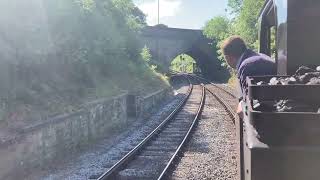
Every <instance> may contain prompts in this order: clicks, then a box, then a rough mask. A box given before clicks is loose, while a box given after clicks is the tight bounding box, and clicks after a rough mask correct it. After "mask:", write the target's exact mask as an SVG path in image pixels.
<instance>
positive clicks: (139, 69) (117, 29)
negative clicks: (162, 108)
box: [0, 0, 165, 114]
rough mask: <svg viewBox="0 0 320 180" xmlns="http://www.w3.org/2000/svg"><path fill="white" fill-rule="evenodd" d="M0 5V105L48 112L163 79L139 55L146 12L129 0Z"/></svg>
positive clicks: (48, 0)
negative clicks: (140, 35)
mask: <svg viewBox="0 0 320 180" xmlns="http://www.w3.org/2000/svg"><path fill="white" fill-rule="evenodd" d="M0 9H1V11H0V16H1V18H0V32H1V38H0V64H1V66H0V70H1V71H0V83H1V84H2V86H1V87H0V99H1V100H2V102H3V104H4V105H3V107H0V111H2V110H4V111H5V112H8V114H10V113H11V112H15V111H16V108H17V107H18V105H21V104H23V105H26V106H32V107H33V108H35V107H37V108H39V109H40V110H41V111H51V110H53V111H55V112H56V110H57V109H60V108H63V107H65V106H68V105H70V104H81V103H83V102H79V101H80V100H83V101H86V100H88V98H89V96H90V98H91V97H92V98H97V97H101V96H105V95H109V96H110V95H114V94H115V93H119V92H121V91H123V90H129V91H131V92H138V91H149V92H150V90H151V89H155V88H159V87H161V86H164V84H165V83H164V82H163V81H161V80H160V78H159V76H158V74H155V73H154V72H153V71H152V70H151V69H150V67H148V66H146V65H145V64H144V63H141V61H140V59H141V57H140V53H141V42H140V41H139V39H138V35H139V33H140V30H141V28H143V27H144V26H145V25H146V21H145V20H146V17H145V15H144V14H143V13H142V12H141V11H140V10H139V9H138V8H137V7H136V6H135V5H134V4H133V3H132V1H131V0H45V1H35V2H33V3H30V2H28V1H20V0H4V1H3V2H2V1H1V2H0ZM30 12H32V13H30ZM21 17H23V18H21ZM143 51H147V50H146V49H145V50H143ZM145 58H147V59H151V57H149V56H148V54H147V52H146V56H145ZM140 86H141V87H143V88H141V89H140ZM51 97H54V98H52V99H50V98H51ZM53 107H54V108H53ZM30 114H32V113H30Z"/></svg>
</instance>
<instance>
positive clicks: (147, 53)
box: [141, 46, 152, 63]
mask: <svg viewBox="0 0 320 180" xmlns="http://www.w3.org/2000/svg"><path fill="white" fill-rule="evenodd" d="M141 58H142V59H143V60H144V61H145V62H146V63H149V62H150V61H151V59H152V55H151V53H150V50H149V48H148V47H147V46H144V47H143V48H142V51H141Z"/></svg>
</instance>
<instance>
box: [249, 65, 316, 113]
mask: <svg viewBox="0 0 320 180" xmlns="http://www.w3.org/2000/svg"><path fill="white" fill-rule="evenodd" d="M299 84H301V85H320V66H318V67H317V68H316V69H311V68H309V67H306V66H301V67H299V69H298V70H297V71H296V72H295V74H294V75H292V76H290V77H273V78H271V79H270V80H269V82H266V81H260V82H258V83H257V85H259V86H260V85H270V86H274V85H299ZM302 93H303V92H302ZM253 109H254V110H256V111H264V112H314V113H320V102H318V103H315V102H312V103H311V102H302V101H296V100H292V99H284V100H279V101H259V100H253Z"/></svg>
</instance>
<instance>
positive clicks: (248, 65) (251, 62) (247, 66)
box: [237, 49, 276, 99]
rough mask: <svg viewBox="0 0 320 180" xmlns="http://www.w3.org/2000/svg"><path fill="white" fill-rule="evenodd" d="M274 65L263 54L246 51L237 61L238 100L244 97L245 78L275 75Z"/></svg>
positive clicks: (272, 61)
mask: <svg viewBox="0 0 320 180" xmlns="http://www.w3.org/2000/svg"><path fill="white" fill-rule="evenodd" d="M275 74H276V64H275V62H274V60H273V59H271V58H270V57H269V56H267V55H265V54H260V53H256V52H254V51H252V50H250V49H248V50H246V51H245V52H244V53H243V54H242V55H241V57H240V59H239V60H238V64H237V77H238V80H239V88H240V91H239V92H241V95H240V97H239V98H240V99H241V98H242V97H244V96H245V84H246V77H247V76H265V75H275Z"/></svg>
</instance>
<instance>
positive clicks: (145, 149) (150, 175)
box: [97, 82, 205, 180]
mask: <svg viewBox="0 0 320 180" xmlns="http://www.w3.org/2000/svg"><path fill="white" fill-rule="evenodd" d="M204 99H205V87H204V86H201V85H192V83H191V82H190V85H189V89H188V95H187V96H186V98H185V99H184V100H183V101H182V102H181V103H180V104H179V106H178V107H177V108H176V109H175V110H174V111H173V112H172V113H171V114H170V115H169V116H168V117H167V118H166V119H165V120H164V121H163V122H162V123H161V124H160V125H159V126H158V127H157V128H156V129H155V130H154V131H152V132H151V133H150V134H149V135H148V136H147V137H146V138H145V139H144V140H143V141H142V142H141V143H140V144H138V145H137V146H136V147H135V148H134V149H133V150H131V151H130V152H129V153H128V154H126V155H125V156H124V157H123V158H122V159H121V160H120V161H118V162H117V163H116V164H115V165H113V166H112V167H111V168H110V169H109V170H108V171H106V172H105V173H103V174H102V175H101V176H99V177H98V178H97V179H99V180H105V179H142V180H143V179H163V178H165V177H166V176H167V172H168V170H170V168H171V166H172V165H173V163H174V160H175V157H177V155H178V154H179V152H180V151H181V149H182V147H183V145H184V144H185V142H186V141H187V139H188V137H189V135H190V133H191V131H192V129H193V128H194V127H195V125H196V122H197V120H198V118H199V116H200V114H201V111H202V108H203V105H204Z"/></svg>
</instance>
